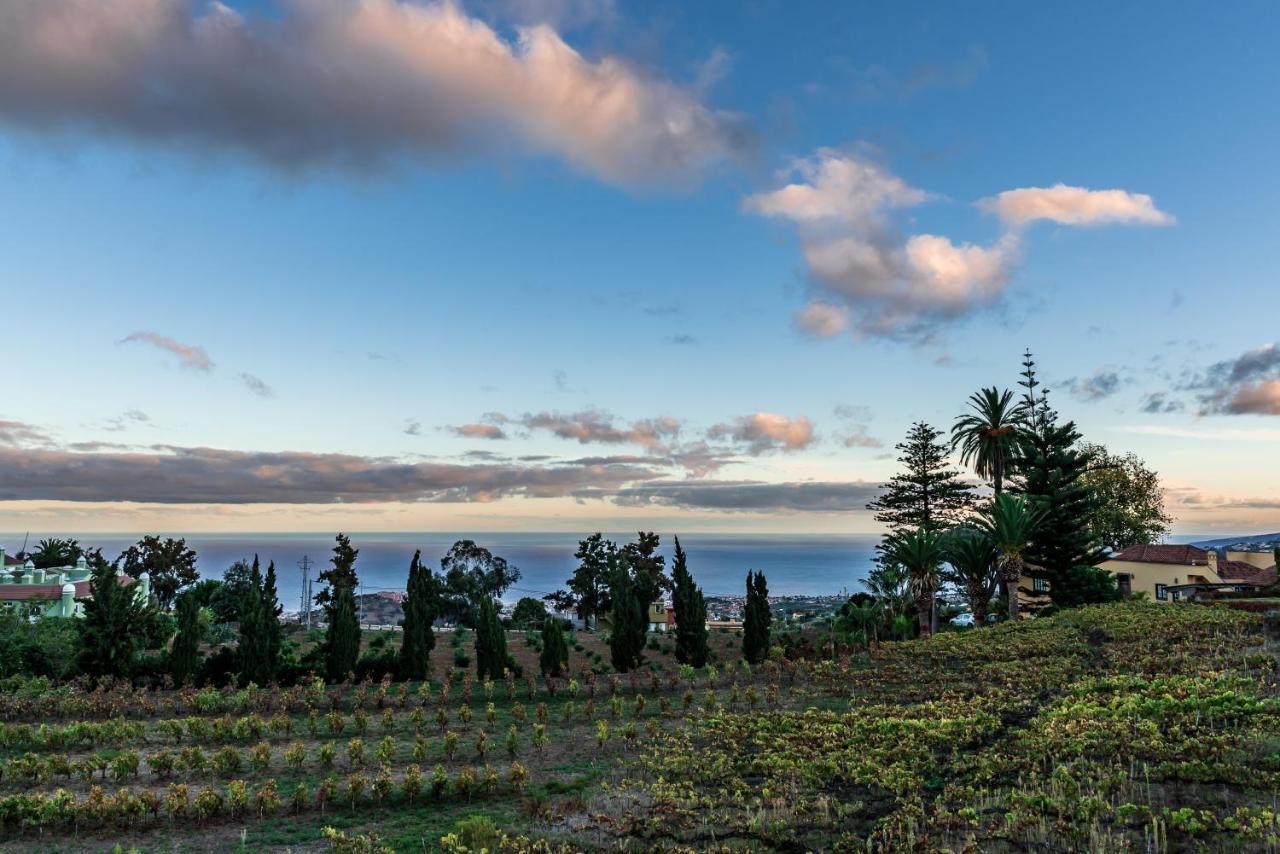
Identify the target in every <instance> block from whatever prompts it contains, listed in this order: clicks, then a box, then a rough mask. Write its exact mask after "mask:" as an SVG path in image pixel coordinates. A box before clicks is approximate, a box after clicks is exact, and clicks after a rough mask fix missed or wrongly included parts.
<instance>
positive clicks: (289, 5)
mask: <svg viewBox="0 0 1280 854" xmlns="http://www.w3.org/2000/svg"><path fill="white" fill-rule="evenodd" d="M524 5H526V6H527V5H528V4H527V3H526V4H524ZM545 5H547V6H551V5H554V4H545ZM538 17H540V18H542V19H544V20H545V19H548V18H549V17H550V15H549V14H548V15H540V16H538ZM0 121H2V122H4V123H6V124H9V125H12V126H16V127H19V128H23V129H27V130H31V131H36V132H45V131H50V130H63V129H71V130H81V129H84V130H90V131H92V132H95V133H100V132H113V133H117V134H120V135H123V136H127V137H131V138H136V139H143V140H148V141H155V142H158V143H169V144H175V145H181V146H187V147H190V148H195V149H199V150H202V151H215V152H223V151H226V150H234V151H238V152H242V153H246V154H248V155H250V156H252V157H254V158H256V159H258V160H261V161H264V162H266V163H268V164H271V165H273V166H276V167H279V168H282V169H285V170H289V171H296V170H298V169H302V168H306V167H313V166H336V167H340V168H349V169H355V170H358V171H368V170H370V169H377V168H384V167H386V166H388V165H390V164H394V163H396V162H399V161H402V160H405V159H414V160H420V161H421V160H425V161H430V160H433V159H436V158H438V157H439V156H440V155H441V154H460V153H466V152H471V151H474V150H477V149H480V150H489V151H496V150H499V149H500V148H502V147H504V146H509V145H511V144H513V143H514V144H515V145H516V146H517V147H519V148H521V149H525V150H528V151H531V152H536V153H545V154H551V155H554V156H556V157H559V158H560V159H562V160H564V161H565V162H566V163H568V164H570V165H571V166H572V167H574V168H575V169H577V170H579V171H581V172H584V173H586V174H589V175H593V176H595V177H597V178H599V179H601V180H603V181H606V182H610V183H614V184H619V185H623V186H635V187H647V186H653V185H668V186H683V185H684V184H685V183H687V182H688V181H689V180H692V179H696V178H697V177H698V176H699V175H700V174H702V173H703V172H704V171H705V170H707V169H708V168H710V167H712V166H713V165H714V164H716V163H718V162H720V161H723V160H725V159H731V158H735V157H737V156H739V155H740V154H741V153H742V152H743V151H744V150H745V149H746V148H748V147H749V146H750V145H751V137H752V134H751V133H750V132H749V131H748V130H747V129H746V128H745V126H744V124H743V122H742V121H741V120H740V119H739V118H738V117H736V116H733V115H730V114H728V113H724V112H720V111H716V110H713V109H711V108H710V107H708V106H706V105H705V104H703V103H702V102H701V100H700V99H699V97H698V94H697V93H696V92H694V91H693V90H691V89H690V88H687V87H682V86H680V85H677V84H675V83H673V82H670V81H667V80H662V79H659V78H656V77H653V76H650V75H647V74H644V73H642V72H641V71H639V70H638V69H636V68H635V67H633V66H631V65H630V64H628V63H627V62H625V61H624V60H622V59H620V58H617V57H611V56H606V57H603V58H600V59H598V60H594V61H593V60H591V59H588V58H586V57H584V56H583V55H581V54H580V53H578V52H577V51H576V50H574V49H573V48H572V47H570V46H569V45H568V44H567V43H566V42H565V41H564V40H563V39H562V38H561V37H560V35H559V34H558V33H557V32H556V31H555V30H554V29H552V28H551V27H550V26H548V25H546V24H545V23H537V24H533V25H530V26H522V27H519V28H518V29H517V32H516V37H515V39H514V40H508V39H507V38H505V37H504V36H503V35H500V34H499V32H497V31H496V30H495V29H494V28H493V27H491V26H490V25H488V24H486V23H484V22H483V21H481V20H478V19H476V18H473V17H470V16H468V15H467V14H466V13H465V12H464V11H463V10H462V9H461V8H460V6H459V5H458V4H457V3H454V2H427V3H411V2H404V0H362V2H359V3H352V2H348V0H286V2H283V3H282V4H280V5H279V6H278V7H276V8H275V9H273V14H269V15H268V14H248V15H241V14H240V13H238V12H236V11H235V10H233V9H231V8H230V7H229V6H227V5H224V4H223V3H220V2H207V3H197V2H194V0H100V2H84V0H8V2H6V3H5V4H3V6H2V7H0Z"/></svg>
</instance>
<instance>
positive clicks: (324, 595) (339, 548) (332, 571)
mask: <svg viewBox="0 0 1280 854" xmlns="http://www.w3.org/2000/svg"><path fill="white" fill-rule="evenodd" d="M335 541H336V545H334V547H333V557H331V558H329V564H330V565H329V567H328V568H326V569H325V570H324V571H323V572H321V573H320V577H319V581H320V583H321V584H325V585H328V586H327V587H324V588H323V589H321V591H320V592H319V593H317V594H316V604H317V605H320V606H323V607H324V608H325V609H326V610H328V609H330V608H331V607H332V605H333V600H334V599H335V598H337V595H338V588H340V587H350V588H351V589H352V590H355V589H356V587H357V586H358V584H359V579H358V578H357V576H356V558H357V557H358V556H359V555H360V550H359V549H357V548H352V546H351V538H350V537H348V536H347V535H346V534H338V536H337V537H336V538H335Z"/></svg>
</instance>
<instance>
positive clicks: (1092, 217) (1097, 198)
mask: <svg viewBox="0 0 1280 854" xmlns="http://www.w3.org/2000/svg"><path fill="white" fill-rule="evenodd" d="M978 206H979V207H981V208H982V209H983V210H986V211H989V212H990V213H994V214H996V215H997V216H999V217H1000V218H1001V219H1002V220H1004V222H1005V223H1006V224H1008V225H1009V226H1011V227H1014V228H1021V227H1022V226H1025V225H1028V224H1030V223H1032V222H1035V221H1036V220H1041V219H1043V220H1049V221H1050V222H1056V223H1060V224H1062V225H1080V226H1088V225H1106V224H1130V225H1172V224H1173V223H1174V218H1173V217H1172V216H1170V215H1169V214H1167V213H1165V212H1164V211H1162V210H1160V209H1159V208H1157V207H1156V204H1155V202H1154V201H1153V200H1152V198H1151V197H1150V196H1148V195H1146V194H1145V193H1130V192H1128V191H1126V190H1090V189H1087V188H1085V187H1069V186H1067V185H1066V184H1055V185H1054V186H1052V187H1023V188H1020V189H1017V190H1006V191H1004V192H1003V193H1000V194H999V195H997V196H995V197H993V198H988V199H982V200H981V201H979V202H978Z"/></svg>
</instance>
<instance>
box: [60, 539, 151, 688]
mask: <svg viewBox="0 0 1280 854" xmlns="http://www.w3.org/2000/svg"><path fill="white" fill-rule="evenodd" d="M90 563H91V565H92V566H93V570H92V575H91V576H90V578H91V583H90V589H91V590H92V596H91V598H89V599H87V600H85V602H84V617H83V619H81V620H80V621H78V622H77V623H76V627H77V629H78V630H79V633H80V656H79V657H80V667H81V669H82V670H84V672H85V673H87V674H89V675H90V676H127V675H128V674H129V673H130V672H131V671H132V670H133V664H134V659H135V657H136V656H137V653H138V649H139V648H140V647H141V645H142V643H143V638H144V635H145V634H146V631H147V624H148V622H149V620H150V614H149V609H148V608H147V606H146V605H145V604H144V603H143V602H142V601H141V599H140V598H139V597H138V595H137V590H136V588H135V587H133V586H132V585H130V586H127V587H126V586H125V585H123V584H121V583H120V581H119V579H118V578H117V577H116V570H115V567H113V566H112V565H111V564H109V563H107V561H106V560H105V559H104V558H103V557H102V555H101V554H97V553H94V554H93V555H91V556H90Z"/></svg>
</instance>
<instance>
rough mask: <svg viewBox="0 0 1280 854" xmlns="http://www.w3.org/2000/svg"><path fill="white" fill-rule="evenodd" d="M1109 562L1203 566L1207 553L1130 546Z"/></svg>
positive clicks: (1186, 548)
mask: <svg viewBox="0 0 1280 854" xmlns="http://www.w3.org/2000/svg"><path fill="white" fill-rule="evenodd" d="M1110 560H1127V561H1133V562H1135V563H1171V564H1178V565H1180V566H1205V565H1206V564H1208V563H1209V553H1208V552H1207V551H1205V550H1204V549H1201V548H1197V547H1196V546H1187V545H1163V544H1161V545H1147V546H1130V547H1129V548H1127V549H1122V550H1121V551H1118V552H1116V553H1115V554H1113V555H1112V556H1111V558H1110Z"/></svg>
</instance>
